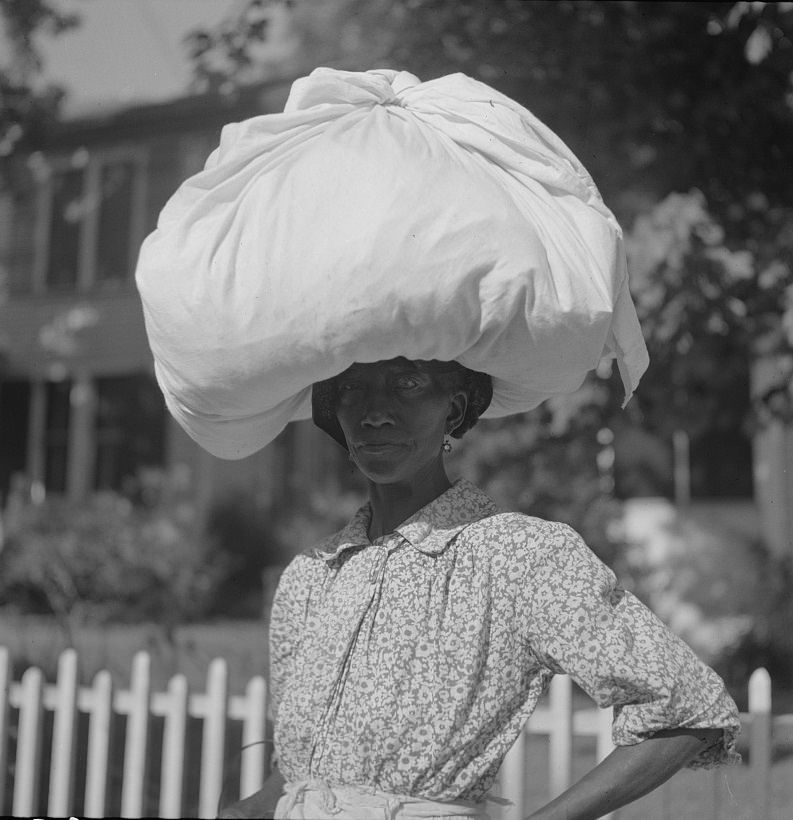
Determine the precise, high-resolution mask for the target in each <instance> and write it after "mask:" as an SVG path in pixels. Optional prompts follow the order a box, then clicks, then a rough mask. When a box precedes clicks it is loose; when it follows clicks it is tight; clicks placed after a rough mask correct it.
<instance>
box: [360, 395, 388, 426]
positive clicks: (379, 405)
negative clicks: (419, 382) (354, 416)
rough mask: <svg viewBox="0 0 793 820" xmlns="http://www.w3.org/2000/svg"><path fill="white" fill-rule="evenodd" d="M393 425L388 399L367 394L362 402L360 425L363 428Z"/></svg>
mask: <svg viewBox="0 0 793 820" xmlns="http://www.w3.org/2000/svg"><path fill="white" fill-rule="evenodd" d="M393 423H394V418H393V414H392V412H391V408H390V405H389V402H388V397H387V396H383V395H378V394H376V393H369V395H367V397H366V401H365V402H364V407H363V413H362V415H361V425H362V426H364V427H383V426H385V425H389V424H393Z"/></svg>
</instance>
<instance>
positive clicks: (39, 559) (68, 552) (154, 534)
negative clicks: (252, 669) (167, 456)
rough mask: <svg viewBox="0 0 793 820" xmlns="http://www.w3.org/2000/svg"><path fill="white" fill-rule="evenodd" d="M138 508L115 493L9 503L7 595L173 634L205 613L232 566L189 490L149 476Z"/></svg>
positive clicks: (67, 620) (63, 620) (0, 556)
mask: <svg viewBox="0 0 793 820" xmlns="http://www.w3.org/2000/svg"><path fill="white" fill-rule="evenodd" d="M140 489H141V493H140V495H139V497H138V503H137V504H135V503H133V502H132V501H131V500H130V499H129V498H127V497H124V496H122V495H120V494H117V493H111V492H105V493H98V494H96V495H94V496H92V497H90V498H88V499H86V500H85V501H81V502H72V501H69V500H67V499H65V498H52V499H48V500H46V501H45V502H43V503H41V504H27V505H17V504H10V505H9V507H8V509H7V511H6V520H5V525H6V527H7V540H6V543H5V546H4V549H3V552H2V553H0V566H2V572H1V573H0V577H2V587H3V593H4V594H3V597H4V599H5V600H6V601H7V602H10V603H11V602H16V603H17V604H18V605H20V606H22V608H24V609H28V610H30V609H34V610H35V609H37V608H38V609H40V610H43V611H45V612H46V611H48V612H51V613H52V614H54V615H56V616H57V618H58V620H59V623H60V624H61V626H62V627H63V629H64V631H65V632H67V634H71V633H72V631H73V626H74V625H76V624H80V623H83V622H92V621H93V622H100V623H102V622H108V621H138V620H158V621H160V622H162V623H163V624H164V625H165V627H166V630H167V629H168V628H170V627H172V626H174V625H175V624H177V623H182V622H185V621H189V620H193V619H196V618H199V617H202V616H204V615H205V614H206V613H207V611H208V610H209V608H210V606H211V604H212V603H213V599H214V594H215V590H216V588H217V586H218V584H219V583H220V581H221V580H222V579H223V577H224V575H225V572H226V566H225V559H224V558H223V557H222V556H221V555H218V554H217V553H215V552H212V551H211V550H210V548H209V547H210V543H209V542H208V540H207V539H206V538H205V537H203V536H202V534H201V531H200V527H199V526H197V520H196V510H195V507H194V504H193V502H192V501H191V500H190V495H189V493H188V488H187V487H186V486H184V484H183V483H181V482H179V481H174V480H169V479H167V478H165V477H163V476H162V475H161V474H160V473H158V472H157V471H151V472H150V473H149V474H148V475H147V476H145V477H144V481H143V482H141V487H140Z"/></svg>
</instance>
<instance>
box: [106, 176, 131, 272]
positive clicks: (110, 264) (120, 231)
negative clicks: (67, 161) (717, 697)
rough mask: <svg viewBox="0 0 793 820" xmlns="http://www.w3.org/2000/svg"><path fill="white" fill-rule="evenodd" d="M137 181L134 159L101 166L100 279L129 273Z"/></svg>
mask: <svg viewBox="0 0 793 820" xmlns="http://www.w3.org/2000/svg"><path fill="white" fill-rule="evenodd" d="M134 183H135V163H134V162H130V161H126V162H115V163H107V164H105V165H103V166H102V168H101V171H100V188H99V191H100V196H99V228H98V233H97V245H96V279H97V281H100V282H107V281H110V280H115V281H123V280H124V279H126V278H127V277H128V276H129V274H130V271H131V262H132V260H131V257H130V250H131V247H132V236H131V233H132V231H131V226H132V210H133V195H134V190H135V189H134Z"/></svg>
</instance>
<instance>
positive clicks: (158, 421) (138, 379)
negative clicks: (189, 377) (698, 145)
mask: <svg viewBox="0 0 793 820" xmlns="http://www.w3.org/2000/svg"><path fill="white" fill-rule="evenodd" d="M165 421H166V414H165V404H164V402H163V400H162V396H161V395H160V391H159V388H158V387H157V384H156V382H155V381H154V379H153V378H152V377H151V376H149V375H148V374H136V375H133V376H113V377H107V378H101V379H97V380H96V419H95V442H96V464H95V469H94V487H95V489H97V490H123V489H126V484H127V482H129V480H130V479H133V478H134V477H135V475H136V474H137V472H138V471H139V469H140V468H141V467H151V466H162V464H163V461H164V453H165Z"/></svg>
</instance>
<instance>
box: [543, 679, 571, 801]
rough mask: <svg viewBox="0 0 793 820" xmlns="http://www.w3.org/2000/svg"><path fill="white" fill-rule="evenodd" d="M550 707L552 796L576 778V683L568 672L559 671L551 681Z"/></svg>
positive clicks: (550, 779) (550, 781)
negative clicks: (574, 746)
mask: <svg viewBox="0 0 793 820" xmlns="http://www.w3.org/2000/svg"><path fill="white" fill-rule="evenodd" d="M550 707H551V712H552V713H553V726H552V727H551V748H550V760H549V766H550V771H549V773H548V774H549V777H548V786H549V792H550V796H551V799H553V798H554V797H556V796H557V795H560V794H561V793H562V792H563V791H565V789H567V788H569V786H570V784H571V783H572V781H573V683H572V681H571V679H570V678H569V677H568V676H567V675H557V676H556V677H554V679H553V680H552V681H551V688H550Z"/></svg>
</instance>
